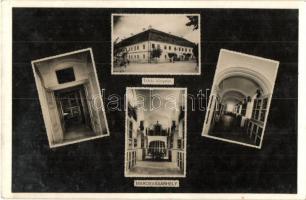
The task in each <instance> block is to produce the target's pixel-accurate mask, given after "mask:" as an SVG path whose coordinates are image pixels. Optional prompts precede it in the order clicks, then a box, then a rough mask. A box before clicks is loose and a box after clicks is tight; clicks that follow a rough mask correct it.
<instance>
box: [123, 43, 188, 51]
mask: <svg viewBox="0 0 306 200" xmlns="http://www.w3.org/2000/svg"><path fill="white" fill-rule="evenodd" d="M155 47H157V48H161V47H160V44H154V43H152V49H155ZM127 49H128V51H136V50H139V49H140V48H139V45H135V46H132V47H128V48H127ZM142 49H143V50H145V49H146V45H145V44H143V45H142ZM164 49H165V50H167V49H168V50H172V46H170V45H164ZM173 49H174V51H181V52H190V53H191V48H186V47H177V46H174V47H173Z"/></svg>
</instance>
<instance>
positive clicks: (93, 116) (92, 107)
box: [32, 49, 109, 147]
mask: <svg viewBox="0 0 306 200" xmlns="http://www.w3.org/2000/svg"><path fill="white" fill-rule="evenodd" d="M32 67H33V72H34V77H35V81H36V87H37V91H38V96H39V100H40V105H41V109H42V114H43V119H44V122H45V127H46V131H47V136H48V140H49V145H50V147H57V146H63V145H66V144H71V143H76V142H81V141H85V140H90V139H94V138H99V137H103V136H107V135H109V133H108V127H107V121H106V117H105V113H104V106H103V102H102V97H101V93H100V91H101V90H100V86H99V82H98V78H97V74H96V70H95V65H94V61H93V57H92V52H91V49H84V50H80V51H75V52H69V53H66V54H62V55H57V56H53V57H48V58H43V59H39V60H35V61H32Z"/></svg>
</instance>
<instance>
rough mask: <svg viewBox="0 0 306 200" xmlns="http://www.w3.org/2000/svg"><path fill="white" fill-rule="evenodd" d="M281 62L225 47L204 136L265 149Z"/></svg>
mask: <svg viewBox="0 0 306 200" xmlns="http://www.w3.org/2000/svg"><path fill="white" fill-rule="evenodd" d="M278 65H279V62H278V61H274V60H270V59H265V58H261V57H256V56H252V55H247V54H243V53H238V52H234V51H229V50H225V49H221V51H220V54H219V60H218V64H217V68H216V72H215V77H214V83H213V86H212V89H211V94H210V98H209V103H208V108H207V112H206V116H205V121H204V127H203V133H202V135H203V136H206V137H211V138H214V139H219V140H223V141H228V142H233V143H237V144H243V145H246V146H251V147H256V148H261V146H262V142H263V136H264V131H265V127H266V122H267V118H268V113H269V108H270V102H271V99H272V93H273V89H274V83H275V79H276V75H277V70H278Z"/></svg>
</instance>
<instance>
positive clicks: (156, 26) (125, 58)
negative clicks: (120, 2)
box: [112, 14, 201, 75]
mask: <svg viewBox="0 0 306 200" xmlns="http://www.w3.org/2000/svg"><path fill="white" fill-rule="evenodd" d="M200 40H201V39H200V15H199V14H113V15H112V73H113V74H161V75H162V74H180V75H184V74H186V75H194V74H200V70H201V69H200V68H201V67H200V56H199V55H200Z"/></svg>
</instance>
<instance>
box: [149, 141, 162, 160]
mask: <svg viewBox="0 0 306 200" xmlns="http://www.w3.org/2000/svg"><path fill="white" fill-rule="evenodd" d="M148 154H149V155H150V156H151V158H152V160H163V159H164V157H165V156H166V144H165V142H164V141H160V140H156V141H152V142H150V144H149V149H148Z"/></svg>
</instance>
